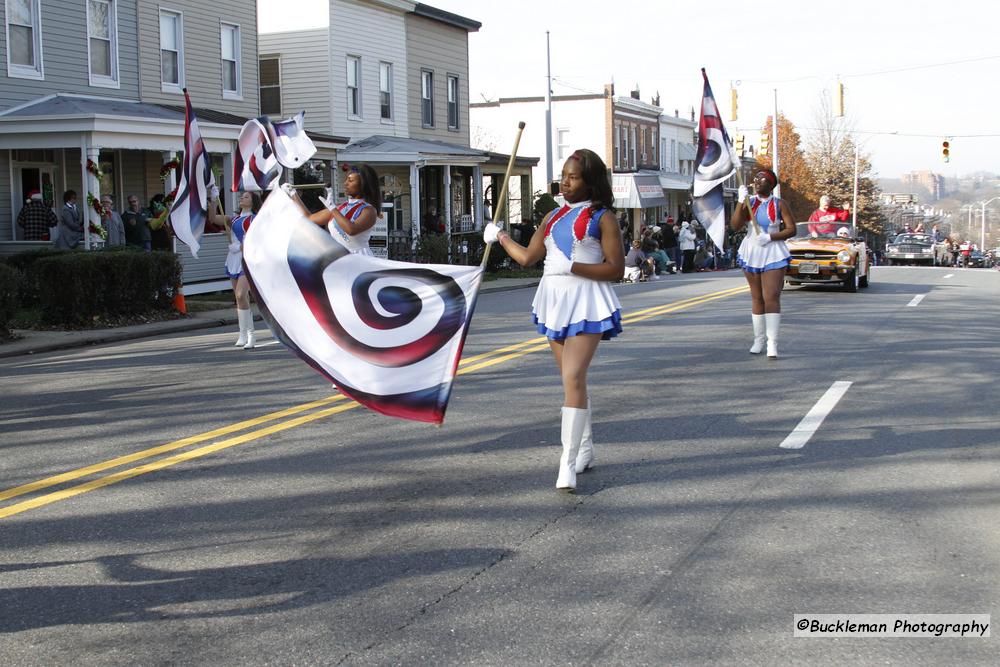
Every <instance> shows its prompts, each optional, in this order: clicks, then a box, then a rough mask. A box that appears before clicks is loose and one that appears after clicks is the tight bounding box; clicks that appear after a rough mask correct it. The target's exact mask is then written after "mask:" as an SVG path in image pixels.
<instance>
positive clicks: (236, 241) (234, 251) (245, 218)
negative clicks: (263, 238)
mask: <svg viewBox="0 0 1000 667" xmlns="http://www.w3.org/2000/svg"><path fill="white" fill-rule="evenodd" d="M253 218H254V214H253V213H241V214H240V215H238V216H236V217H235V218H233V223H232V230H233V240H232V242H230V244H229V252H228V253H227V254H226V275H228V276H229V277H230V278H239V277H240V276H241V275H243V239H244V238H245V237H246V235H247V230H248V229H250V223H252V222H253Z"/></svg>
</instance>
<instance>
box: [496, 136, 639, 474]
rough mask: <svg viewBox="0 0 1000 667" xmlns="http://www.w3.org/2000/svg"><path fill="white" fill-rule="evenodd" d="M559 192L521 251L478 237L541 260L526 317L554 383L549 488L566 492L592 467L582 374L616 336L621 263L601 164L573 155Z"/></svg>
mask: <svg viewBox="0 0 1000 667" xmlns="http://www.w3.org/2000/svg"><path fill="white" fill-rule="evenodd" d="M561 186H562V195H563V197H564V198H565V200H566V205H565V206H563V207H562V208H559V209H556V210H554V211H552V212H550V213H549V214H548V215H547V216H546V217H545V218H544V219H543V220H542V224H541V225H540V226H539V228H538V229H537V230H536V231H535V234H534V236H532V237H531V241H530V242H529V243H528V246H527V247H524V246H522V245H521V244H520V243H518V242H517V241H514V240H513V239H512V238H511V237H510V236H509V235H508V234H507V233H506V232H501V231H500V228H499V227H498V226H497V225H495V224H493V223H490V224H489V225H487V226H486V229H485V230H484V232H483V238H484V239H485V240H486V242H487V243H493V242H498V243H500V245H501V247H503V249H504V250H506V251H507V254H508V255H510V256H511V257H512V258H513V259H514V261H516V262H517V263H518V264H520V265H521V266H528V265H530V264H535V263H536V262H538V261H539V260H541V259H542V258H544V259H545V265H544V266H545V268H544V272H543V276H542V280H541V282H540V283H539V285H538V291H537V292H536V293H535V300H534V302H533V303H532V306H531V307H532V317H533V319H534V321H535V324H536V325H537V327H538V332H539V333H543V334H545V335H546V336H547V337H548V339H549V346H550V347H551V349H552V354H553V356H555V360H556V366H557V367H558V368H559V373H560V375H561V376H562V383H563V392H564V398H563V408H562V437H561V440H562V446H563V453H562V457H561V458H560V460H559V476H558V478H557V480H556V488H557V489H563V490H566V491H570V492H572V491H573V490H574V489H575V488H576V475H577V473H579V472H583V471H584V470H586V469H588V468H589V467H591V466H592V464H593V461H594V449H593V437H592V434H591V428H590V402H589V400H588V396H587V369H588V368H589V366H590V362H591V360H592V359H593V358H594V353H595V352H596V351H597V344H598V343H599V342H600V341H601V340H606V339H609V338H613V337H614V336H617V335H618V334H619V333H621V331H622V325H621V304H620V303H619V302H618V297H617V296H615V293H614V290H612V288H611V285H610V281H617V280H621V279H622V275H623V274H624V271H625V257H624V251H623V247H622V236H621V229H620V228H619V226H618V220H617V219H616V218H615V215H614V213H613V210H614V209H613V208H612V201H613V195H612V193H611V184H610V183H609V181H608V176H607V168H606V167H605V165H604V162H603V161H602V160H601V158H600V157H598V156H597V154H596V153H594V152H593V151H589V150H586V149H581V150H578V151H576V152H575V153H573V154H572V155H571V156H570V157H569V159H567V160H566V162H565V164H564V165H563V171H562V181H561Z"/></svg>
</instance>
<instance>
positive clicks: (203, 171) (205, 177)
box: [169, 88, 215, 257]
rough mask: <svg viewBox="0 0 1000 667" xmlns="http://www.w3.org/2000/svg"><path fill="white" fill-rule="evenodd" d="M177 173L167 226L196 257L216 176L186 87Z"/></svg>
mask: <svg viewBox="0 0 1000 667" xmlns="http://www.w3.org/2000/svg"><path fill="white" fill-rule="evenodd" d="M180 171H181V178H180V182H179V183H178V184H177V196H176V197H175V198H174V203H173V205H171V207H170V216H169V218H170V227H171V228H172V229H173V230H174V235H176V236H177V238H179V239H180V240H181V241H183V242H184V243H186V244H187V246H188V248H190V250H191V254H192V255H193V256H194V257H197V256H198V250H199V249H200V248H201V237H202V235H203V234H204V233H205V220H206V217H207V215H208V197H209V195H210V194H211V192H212V189H213V188H214V187H215V175H214V174H213V173H212V160H211V159H210V158H209V156H208V149H207V148H205V142H204V141H202V138H201V130H199V129H198V119H197V118H196V117H195V115H194V108H192V106H191V98H190V97H188V91H187V88H185V89H184V160H183V161H182V162H181V169H180Z"/></svg>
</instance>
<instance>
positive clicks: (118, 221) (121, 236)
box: [101, 194, 125, 247]
mask: <svg viewBox="0 0 1000 667" xmlns="http://www.w3.org/2000/svg"><path fill="white" fill-rule="evenodd" d="M101 207H102V208H103V209H104V213H102V214H101V225H102V226H103V227H104V228H105V229H106V230H108V240H107V241H106V242H105V243H106V244H107V245H108V247H114V246H121V245H125V223H124V222H122V217H121V216H120V215H118V211H116V210H115V198H114V197H112V196H111V195H109V194H103V195H101Z"/></svg>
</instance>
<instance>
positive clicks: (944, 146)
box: [941, 141, 951, 162]
mask: <svg viewBox="0 0 1000 667" xmlns="http://www.w3.org/2000/svg"><path fill="white" fill-rule="evenodd" d="M949 145H950V144H949V143H948V142H947V141H942V142H941V157H943V158H944V161H945V162H949V161H950V160H951V151H949V150H948V146H949Z"/></svg>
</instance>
